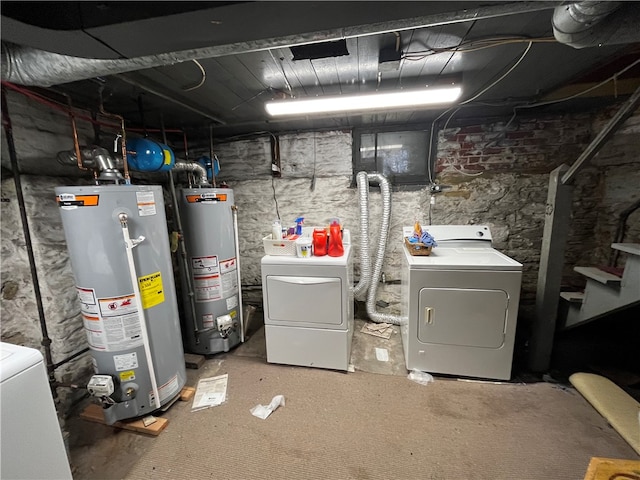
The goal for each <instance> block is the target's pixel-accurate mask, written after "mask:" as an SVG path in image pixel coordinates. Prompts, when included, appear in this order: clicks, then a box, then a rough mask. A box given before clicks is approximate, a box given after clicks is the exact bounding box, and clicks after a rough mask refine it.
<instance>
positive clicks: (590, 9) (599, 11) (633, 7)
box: [552, 1, 640, 48]
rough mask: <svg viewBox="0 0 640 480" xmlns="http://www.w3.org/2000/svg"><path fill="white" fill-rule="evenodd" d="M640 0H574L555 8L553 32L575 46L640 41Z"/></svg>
mask: <svg viewBox="0 0 640 480" xmlns="http://www.w3.org/2000/svg"><path fill="white" fill-rule="evenodd" d="M638 23H640V5H638V4H637V2H607V1H599V2H591V1H587V2H575V3H571V4H568V5H561V6H558V7H556V8H555V10H554V12H553V19H552V24H553V36H554V37H555V38H556V40H557V41H558V42H560V43H564V44H566V45H569V46H571V47H574V48H585V47H594V46H602V45H622V44H627V43H636V42H638V41H640V30H639V29H638Z"/></svg>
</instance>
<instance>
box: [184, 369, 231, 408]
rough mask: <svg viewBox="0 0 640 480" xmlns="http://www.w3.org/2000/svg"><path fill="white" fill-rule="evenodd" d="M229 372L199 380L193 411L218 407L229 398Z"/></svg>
mask: <svg viewBox="0 0 640 480" xmlns="http://www.w3.org/2000/svg"><path fill="white" fill-rule="evenodd" d="M228 379H229V374H227V373H225V374H224V375H218V376H217V377H210V378H201V379H200V380H198V386H197V387H196V394H195V396H194V397H193V406H192V407H191V411H192V412H197V411H198V410H204V409H205V408H211V407H217V406H218V405H221V404H222V403H224V402H225V401H226V400H227V381H228Z"/></svg>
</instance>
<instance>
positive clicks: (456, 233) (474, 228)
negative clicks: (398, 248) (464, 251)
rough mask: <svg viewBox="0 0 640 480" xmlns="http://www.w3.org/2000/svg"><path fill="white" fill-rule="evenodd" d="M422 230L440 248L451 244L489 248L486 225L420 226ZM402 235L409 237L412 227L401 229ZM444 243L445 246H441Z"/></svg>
mask: <svg viewBox="0 0 640 480" xmlns="http://www.w3.org/2000/svg"><path fill="white" fill-rule="evenodd" d="M422 230H426V231H427V232H429V234H430V235H431V236H432V237H433V238H435V239H436V242H438V245H441V246H449V244H451V243H453V242H455V243H456V244H458V243H464V244H467V243H475V244H477V245H483V246H491V240H492V237H491V230H489V227H488V226H486V225H422ZM402 233H403V235H404V236H405V237H408V236H411V234H412V233H413V227H403V228H402ZM444 243H446V245H442V244H444Z"/></svg>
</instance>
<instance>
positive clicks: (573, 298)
mask: <svg viewBox="0 0 640 480" xmlns="http://www.w3.org/2000/svg"><path fill="white" fill-rule="evenodd" d="M560 298H562V299H564V300H566V301H567V302H571V303H582V302H583V301H584V292H560Z"/></svg>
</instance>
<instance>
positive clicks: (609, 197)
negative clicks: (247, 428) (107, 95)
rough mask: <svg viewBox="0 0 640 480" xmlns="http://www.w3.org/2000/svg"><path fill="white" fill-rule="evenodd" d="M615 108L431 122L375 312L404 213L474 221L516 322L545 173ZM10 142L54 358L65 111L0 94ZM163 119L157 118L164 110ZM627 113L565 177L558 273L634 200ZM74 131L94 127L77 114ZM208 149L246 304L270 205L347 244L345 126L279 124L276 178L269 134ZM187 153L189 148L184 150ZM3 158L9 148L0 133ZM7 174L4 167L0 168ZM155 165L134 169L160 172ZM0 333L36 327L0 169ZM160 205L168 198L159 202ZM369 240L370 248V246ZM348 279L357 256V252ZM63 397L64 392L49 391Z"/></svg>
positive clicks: (354, 217)
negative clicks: (502, 267) (432, 156)
mask: <svg viewBox="0 0 640 480" xmlns="http://www.w3.org/2000/svg"><path fill="white" fill-rule="evenodd" d="M613 112H614V110H608V111H603V112H600V113H598V115H593V116H590V115H586V114H580V115H562V116H550V117H543V118H542V117H541V118H531V117H529V118H523V119H518V121H517V122H516V123H514V124H512V125H511V126H510V127H509V130H507V131H506V132H505V131H504V127H505V125H504V123H492V124H479V125H472V126H467V127H456V128H448V129H446V130H444V131H442V132H440V134H439V140H438V153H437V165H436V171H437V177H436V181H437V182H438V183H439V184H440V185H442V186H443V187H445V188H444V189H443V192H442V193H439V194H437V195H436V197H435V204H431V202H430V193H429V190H428V188H427V186H426V185H425V187H423V188H421V189H418V190H412V191H394V192H393V194H392V217H391V230H390V234H389V240H388V247H387V250H386V260H385V263H384V266H383V271H384V273H385V279H386V281H387V283H386V284H384V285H381V287H380V288H379V289H378V297H379V299H381V300H384V301H386V302H388V303H389V307H388V308H386V309H382V310H381V311H384V312H385V313H394V314H398V313H399V312H400V305H401V301H402V299H401V297H400V287H399V284H398V282H399V280H400V277H401V270H400V269H401V264H402V262H401V253H402V236H401V230H402V226H405V225H412V224H413V223H414V222H415V221H416V220H418V221H420V222H422V223H424V224H427V223H428V219H429V218H431V222H432V223H433V224H487V225H489V227H490V228H491V231H492V233H493V238H494V245H495V247H496V248H498V249H500V250H502V251H503V252H505V253H506V254H507V255H509V256H511V257H513V258H514V259H516V260H518V261H519V262H521V263H522V264H523V265H524V274H523V284H522V301H521V321H522V322H523V324H525V325H526V323H527V321H528V320H529V318H528V315H529V311H530V307H531V305H532V304H533V301H534V298H535V290H536V282H537V270H538V261H539V253H540V245H541V237H542V230H543V225H544V211H545V203H546V195H547V187H548V178H549V172H550V171H551V170H553V169H554V168H556V167H557V166H558V165H561V164H562V163H566V164H569V165H570V164H572V163H573V162H574V161H575V159H576V158H578V156H579V154H580V152H582V151H583V150H584V148H585V147H586V145H588V143H589V141H590V140H591V138H592V137H593V136H594V134H595V133H597V132H598V131H599V129H600V128H601V127H602V125H603V124H604V122H606V120H607V119H608V118H610V116H611V115H612V114H613ZM9 113H10V115H11V119H12V122H13V129H14V136H15V140H16V149H17V153H18V157H19V160H20V166H21V169H22V171H23V173H24V174H23V175H22V182H23V191H24V195H25V200H26V209H27V215H28V217H29V227H30V229H31V235H32V237H33V244H34V252H35V256H36V264H37V269H38V274H39V277H40V282H41V291H42V295H43V302H44V308H45V315H46V319H47V323H48V326H49V335H50V337H51V338H52V339H53V344H52V350H53V355H54V362H58V361H61V360H63V359H64V358H66V357H67V356H69V355H71V354H73V353H74V352H77V351H79V350H80V349H82V348H84V347H85V346H86V342H85V336H84V332H83V330H82V322H81V319H80V316H79V305H78V304H77V300H76V298H75V289H74V288H73V287H74V281H73V278H72V274H71V269H70V265H69V258H68V255H67V253H66V246H65V242H64V235H63V232H62V226H61V221H60V216H59V212H58V211H57V206H56V203H55V198H54V191H53V190H54V187H55V186H58V185H69V184H86V183H89V182H90V179H89V178H88V177H87V175H86V174H81V173H80V172H78V171H77V170H76V169H74V168H70V167H61V166H59V165H58V164H57V162H56V160H55V154H56V153H57V152H58V151H60V150H68V149H71V148H72V146H73V143H72V141H71V133H70V132H71V130H70V126H69V124H68V118H66V116H65V115H64V114H60V113H52V112H51V111H49V110H48V109H47V108H46V107H41V106H39V105H35V104H33V102H32V101H30V100H26V99H24V98H22V97H20V96H18V95H14V94H10V95H9ZM169 123H170V122H169ZM639 128H640V114H638V113H636V114H635V116H633V117H631V118H630V119H629V120H628V121H627V122H626V124H625V126H624V128H622V129H621V130H620V131H619V132H618V133H617V134H616V135H615V136H614V138H613V139H612V140H611V141H610V143H609V144H608V145H607V146H606V147H605V148H604V149H603V150H602V152H601V153H600V154H599V155H598V157H596V159H595V160H594V162H592V164H591V166H588V167H587V168H586V169H585V170H584V171H582V172H581V173H580V175H579V176H578V178H577V182H576V186H575V190H574V210H573V219H572V226H571V233H570V239H569V243H568V245H567V253H566V265H565V268H566V278H565V283H567V284H579V283H580V279H579V278H577V277H575V276H574V275H573V274H572V267H573V265H576V264H578V263H580V264H594V262H596V263H595V264H599V263H606V260H607V258H608V255H609V244H610V243H611V241H612V236H613V233H614V232H615V227H616V223H617V216H618V215H619V213H620V212H621V211H622V210H623V209H624V208H626V207H627V206H628V205H629V204H631V203H633V202H634V201H637V200H638V198H640V191H639V190H638V188H637V185H638V183H639V180H640V168H638V166H639V163H638V162H639V160H638V151H639V150H640V148H639V147H640V145H639V144H638V142H639V140H638V138H640V137H639V136H638V129H639ZM79 129H80V135H81V138H82V139H83V141H89V139H90V138H92V135H93V131H92V129H91V128H90V126H89V125H87V124H86V123H84V122H80V123H79ZM215 151H216V154H217V155H218V157H219V158H220V160H221V164H222V170H221V173H220V176H219V181H222V180H224V181H226V182H227V183H228V184H229V186H230V187H232V188H233V190H234V194H235V200H236V204H237V206H238V208H239V214H238V221H239V225H238V228H239V238H240V254H241V258H240V260H241V273H242V282H243V287H244V288H243V290H244V291H245V294H246V295H247V297H248V298H250V299H251V300H252V301H255V302H259V301H260V299H261V296H260V293H261V292H260V282H261V279H260V259H261V257H262V255H263V245H262V238H263V237H264V236H265V235H267V234H268V233H270V226H271V223H272V221H273V220H274V219H275V218H276V217H278V216H279V217H280V218H281V219H282V221H283V222H284V223H286V224H290V223H292V222H293V220H294V219H295V218H296V217H298V216H304V217H305V224H306V225H308V226H314V225H326V224H327V223H328V222H329V220H330V219H331V218H336V217H337V218H339V219H340V220H341V222H342V224H343V226H344V227H345V228H348V229H350V230H351V232H352V241H353V243H354V245H355V250H356V251H355V254H356V255H355V258H356V259H358V258H359V257H358V253H359V242H360V234H359V231H358V230H359V218H358V216H359V205H358V192H357V190H356V189H355V188H353V187H352V186H351V185H352V180H353V175H354V172H353V171H352V168H353V167H352V160H351V157H352V137H351V132H350V131H332V132H307V133H298V134H290V135H281V136H280V152H281V164H282V178H273V177H272V176H271V154H270V137H269V135H264V136H260V137H258V138H254V139H251V140H240V141H235V142H230V143H219V144H216V145H215ZM199 153H207V152H197V151H195V152H192V155H193V158H197V155H198V154H199ZM2 165H3V167H4V168H7V167H8V166H9V165H10V164H9V157H8V153H7V149H6V139H5V138H4V132H3V138H2ZM3 172H5V173H6V170H3ZM164 180H166V177H157V178H155V179H154V178H151V179H145V182H147V183H148V182H152V181H156V182H162V181H164ZM1 205H2V272H1V273H2V304H1V309H2V311H1V314H2V340H3V341H9V342H12V343H18V344H22V345H27V346H31V347H35V348H39V347H40V341H41V334H40V327H39V324H38V315H37V311H36V307H35V300H34V296H33V289H32V285H31V276H30V273H29V265H28V261H27V255H26V248H25V241H24V237H23V234H22V227H21V224H20V218H19V210H18V206H17V200H16V195H15V190H14V187H13V180H12V178H10V176H7V175H3V179H2V204H1ZM381 206H382V200H381V198H380V193H379V191H378V189H372V190H371V192H370V232H371V238H370V243H371V245H372V246H375V245H376V242H377V232H378V228H379V224H380V217H381V213H382V207H381ZM169 210H171V208H169ZM639 215H640V214H639V213H638V212H636V213H634V214H633V215H632V216H631V217H630V218H629V223H628V227H627V230H626V237H625V241H629V242H632V241H635V242H639V241H640V222H639V221H638V220H639ZM372 251H375V250H374V249H372ZM355 270H356V278H357V275H358V273H359V270H360V269H359V265H358V262H356V268H355ZM89 370H90V357H89V356H88V355H85V356H82V357H80V358H78V359H77V360H75V361H73V362H71V363H69V364H66V365H64V366H62V367H61V368H59V369H58V370H57V371H56V375H57V377H58V379H59V380H61V381H78V379H79V378H83V376H84V377H86V375H87V373H88V372H89ZM60 390H61V392H60V393H61V395H62V398H63V401H64V402H66V404H67V405H68V404H70V403H71V402H72V400H73V395H72V394H70V393H69V392H67V391H66V390H65V389H60Z"/></svg>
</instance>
